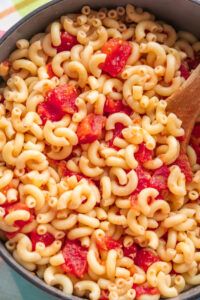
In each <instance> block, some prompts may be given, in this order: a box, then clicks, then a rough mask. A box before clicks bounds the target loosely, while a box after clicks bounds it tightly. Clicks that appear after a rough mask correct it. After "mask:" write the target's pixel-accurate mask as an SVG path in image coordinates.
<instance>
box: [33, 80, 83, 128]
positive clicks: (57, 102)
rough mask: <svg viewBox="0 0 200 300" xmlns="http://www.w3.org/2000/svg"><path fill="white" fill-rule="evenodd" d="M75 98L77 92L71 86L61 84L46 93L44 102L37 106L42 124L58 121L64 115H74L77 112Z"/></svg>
mask: <svg viewBox="0 0 200 300" xmlns="http://www.w3.org/2000/svg"><path fill="white" fill-rule="evenodd" d="M77 97H78V91H77V89H76V88H75V86H74V85H72V84H62V85H60V86H58V87H56V88H54V89H52V90H50V91H49V92H47V94H46V96H45V100H44V102H42V103H40V104H39V105H38V114H39V115H40V117H41V119H42V121H43V123H45V122H46V121H47V120H51V121H59V120H61V119H62V117H63V116H64V115H65V114H74V113H75V112H76V111H77V107H76V104H75V101H76V98H77Z"/></svg>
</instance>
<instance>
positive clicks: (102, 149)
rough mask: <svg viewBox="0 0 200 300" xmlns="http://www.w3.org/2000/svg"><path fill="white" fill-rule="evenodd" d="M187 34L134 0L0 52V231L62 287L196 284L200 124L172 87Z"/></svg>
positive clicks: (69, 19) (124, 290) (91, 289)
mask: <svg viewBox="0 0 200 300" xmlns="http://www.w3.org/2000/svg"><path fill="white" fill-rule="evenodd" d="M199 43H200V42H199V41H198V40H197V38H196V37H195V36H193V35H192V34H191V33H189V32H185V31H180V32H178V33H176V31H175V30H174V29H173V27H172V26H170V25H168V24H165V23H164V22H161V21H156V20H155V17H154V16H153V15H152V14H150V13H148V12H146V11H143V10H142V9H141V8H136V7H134V6H133V5H127V6H126V7H117V8H116V9H111V10H109V9H106V8H101V9H100V10H99V11H95V10H92V9H91V8H90V7H89V6H84V7H83V8H82V10H81V13H78V14H69V15H66V16H62V17H61V18H60V19H59V20H56V21H54V22H53V23H51V24H49V26H48V29H47V30H46V32H45V33H40V34H38V35H36V36H34V37H33V38H32V39H31V40H30V41H28V40H26V39H21V40H19V41H17V43H16V49H15V50H14V51H13V52H12V53H11V54H10V56H9V58H8V60H5V61H4V62H1V63H0V76H1V77H2V78H3V80H4V82H5V85H4V86H3V87H2V88H1V89H0V100H1V101H0V102H1V103H0V137H1V139H0V150H1V155H0V160H1V164H0V231H1V236H2V237H3V239H4V240H5V246H6V247H7V249H8V251H10V252H11V253H12V255H13V257H14V258H15V259H16V261H17V262H18V263H20V264H21V265H22V266H23V267H24V268H26V269H28V270H30V271H31V272H34V273H35V274H37V275H38V276H39V277H40V278H42V279H43V280H44V281H45V282H46V283H47V284H48V285H50V286H56V287H59V288H60V289H61V290H62V291H63V292H64V293H65V294H74V295H77V296H79V297H88V298H89V299H91V300H133V299H136V300H143V299H145V300H146V299H152V300H158V299H160V298H161V297H169V298H170V297H176V296H177V295H178V294H180V293H181V292H182V291H183V290H184V289H186V288H187V286H188V285H198V284H199V283H200V273H199V267H198V264H199V261H200V255H199V250H198V249H199V248H200V230H199V223H200V204H199V197H200V125H199V124H198V123H197V124H196V125H195V128H194V130H193V134H192V138H191V143H190V145H189V146H188V148H187V154H183V153H182V152H181V148H180V142H181V140H182V139H184V130H183V128H181V124H182V122H181V120H179V119H178V118H177V116H176V115H175V114H172V113H170V114H167V112H166V107H167V101H166V98H167V97H168V96H170V95H172V94H173V93H174V92H175V91H176V90H177V89H178V88H179V87H180V86H181V85H182V83H183V82H184V81H185V80H186V79H187V78H188V77H189V75H190V72H191V71H192V69H194V68H195V67H196V66H197V65H198V63H200V52H199V51H200V47H199Z"/></svg>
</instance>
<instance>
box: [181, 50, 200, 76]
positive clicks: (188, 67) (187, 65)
mask: <svg viewBox="0 0 200 300" xmlns="http://www.w3.org/2000/svg"><path fill="white" fill-rule="evenodd" d="M199 64H200V54H199V53H196V55H195V57H194V59H192V58H187V59H185V60H184V61H183V62H182V64H181V66H180V69H179V71H180V72H181V76H182V77H183V78H184V79H187V78H188V77H189V76H190V73H191V71H192V70H194V69H195V68H196V67H197V66H198V65H199Z"/></svg>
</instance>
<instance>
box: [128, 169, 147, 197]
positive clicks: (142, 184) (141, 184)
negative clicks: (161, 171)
mask: <svg viewBox="0 0 200 300" xmlns="http://www.w3.org/2000/svg"><path fill="white" fill-rule="evenodd" d="M135 172H136V174H137V177H138V185H137V188H136V190H135V191H134V192H133V193H132V195H138V194H139V192H141V191H142V190H143V189H145V188H147V187H150V180H151V175H150V173H149V172H147V171H146V170H145V169H144V168H143V167H141V166H140V165H139V166H138V167H137V168H136V169H135Z"/></svg>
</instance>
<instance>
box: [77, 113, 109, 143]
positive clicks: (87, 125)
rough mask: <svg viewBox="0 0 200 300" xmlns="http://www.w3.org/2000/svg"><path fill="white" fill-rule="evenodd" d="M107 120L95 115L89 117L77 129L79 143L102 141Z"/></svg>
mask: <svg viewBox="0 0 200 300" xmlns="http://www.w3.org/2000/svg"><path fill="white" fill-rule="evenodd" d="M105 120H106V118H105V117H103V116H100V115H96V114H93V113H91V114H89V115H87V116H86V117H85V119H84V120H83V121H81V122H80V123H79V125H78V128H77V136H78V139H79V143H81V144H87V143H92V142H94V141H96V140H98V139H100V137H101V135H102V130H103V128H104V126H105Z"/></svg>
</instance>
